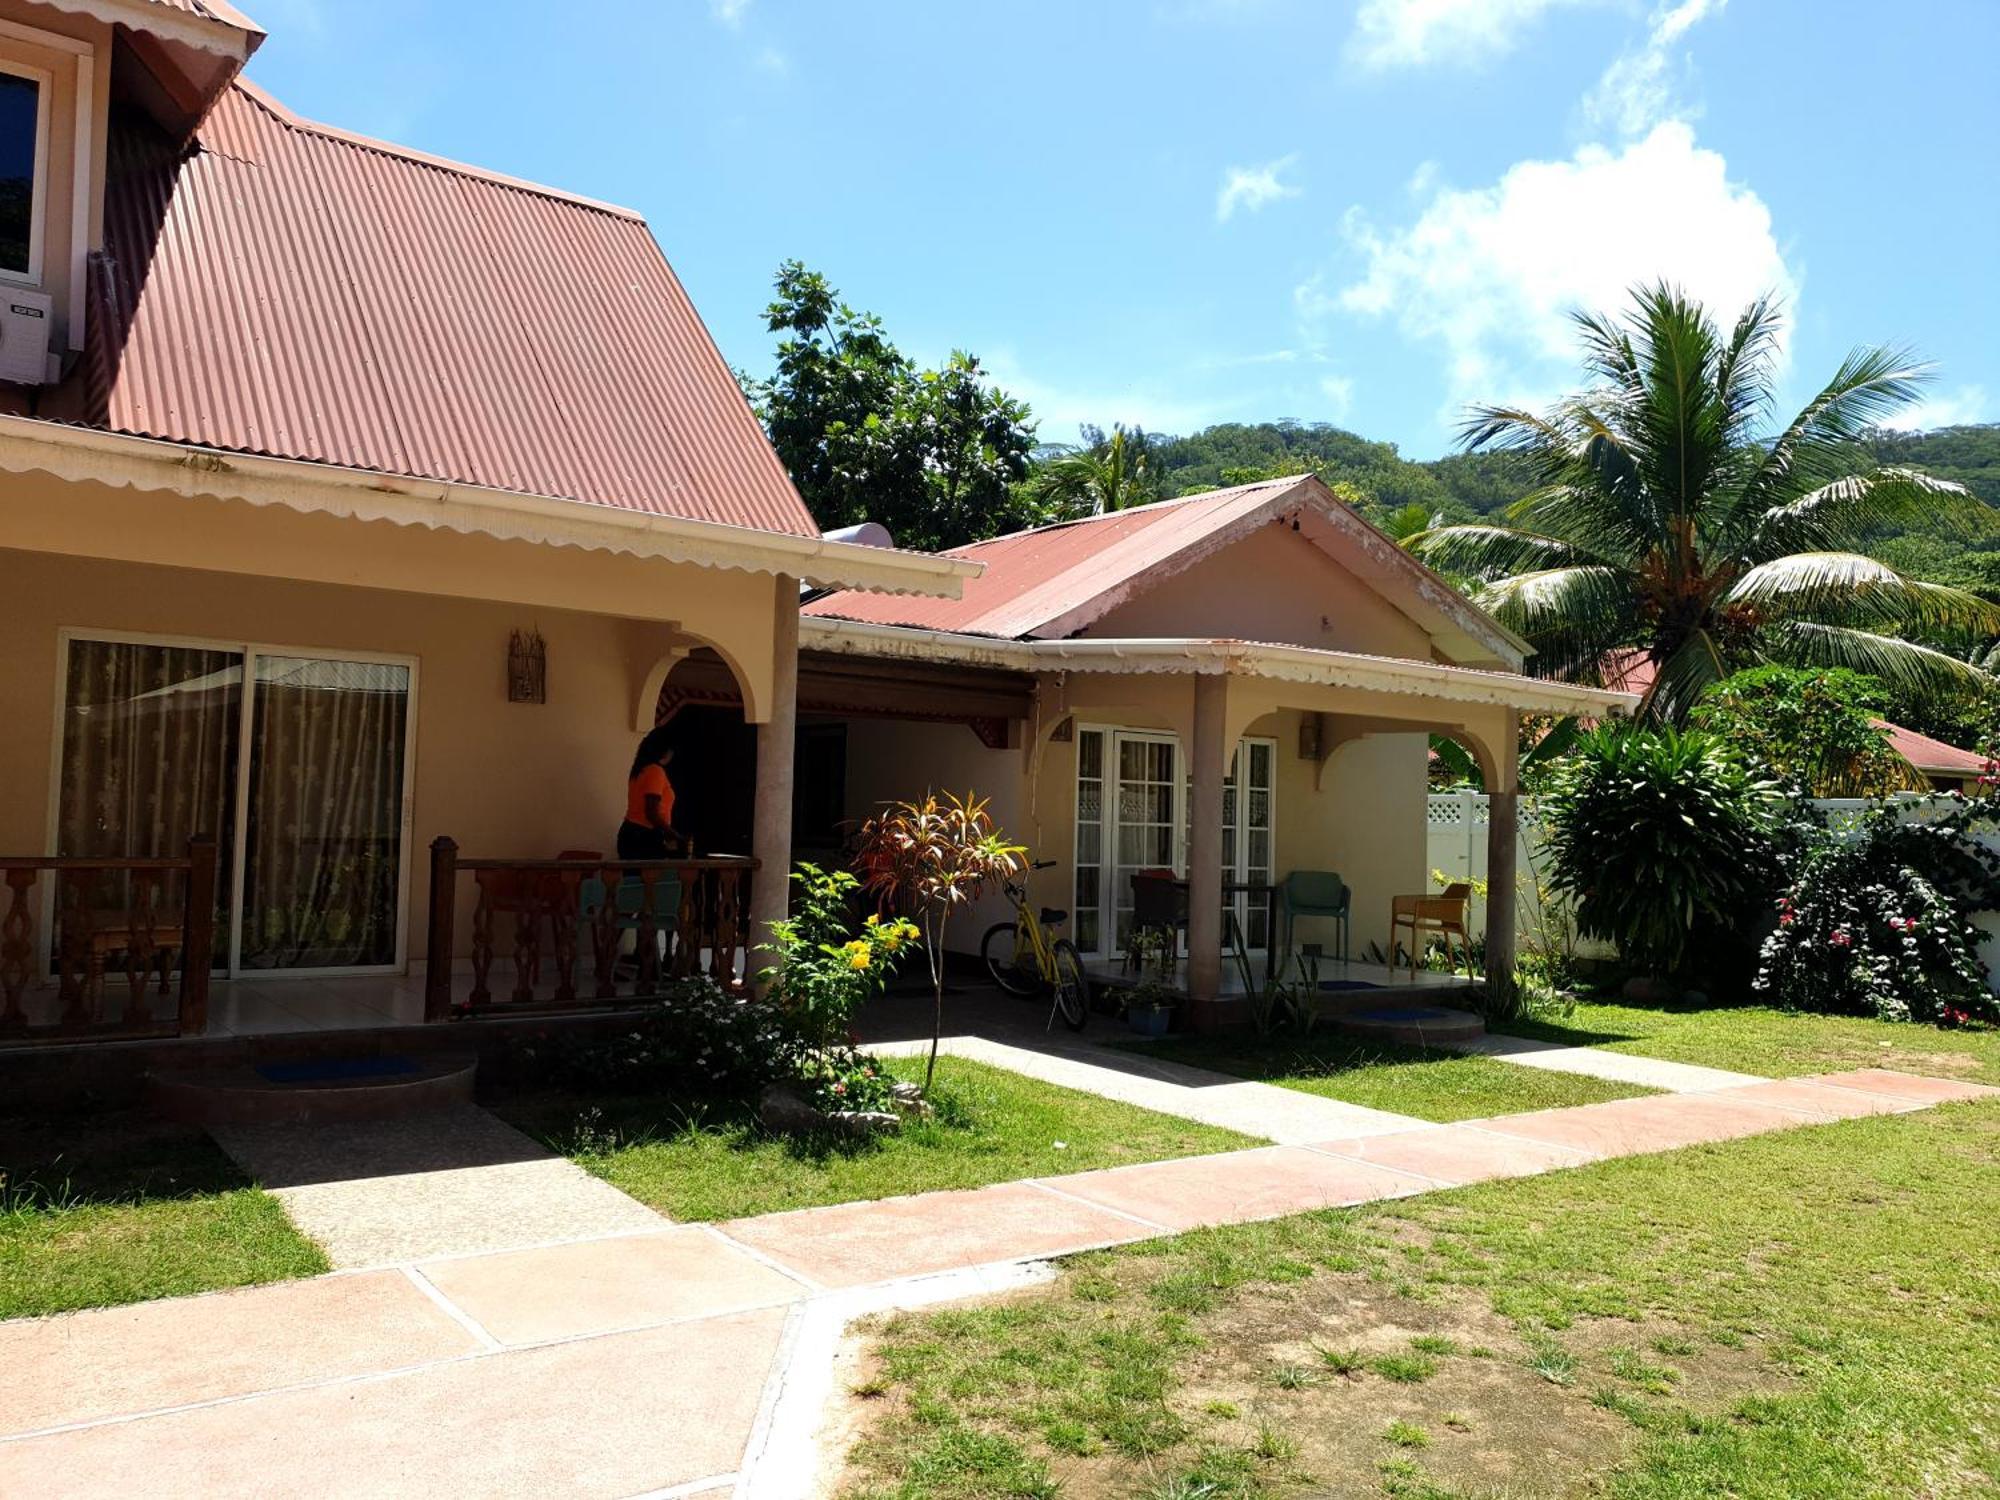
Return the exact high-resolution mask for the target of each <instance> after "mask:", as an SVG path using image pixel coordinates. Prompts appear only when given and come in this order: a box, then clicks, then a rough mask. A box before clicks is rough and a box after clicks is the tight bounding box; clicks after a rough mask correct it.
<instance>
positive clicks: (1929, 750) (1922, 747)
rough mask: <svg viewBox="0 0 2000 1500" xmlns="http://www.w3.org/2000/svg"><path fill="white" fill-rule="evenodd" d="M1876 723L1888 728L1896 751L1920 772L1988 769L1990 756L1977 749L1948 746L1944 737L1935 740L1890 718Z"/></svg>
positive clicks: (1970, 772) (1959, 772)
mask: <svg viewBox="0 0 2000 1500" xmlns="http://www.w3.org/2000/svg"><path fill="white" fill-rule="evenodd" d="M1874 724H1875V727H1876V728H1877V729H1882V730H1886V731H1888V735H1889V744H1890V745H1891V746H1892V747H1893V748H1894V750H1895V752H1896V753H1897V754H1898V755H1900V756H1902V757H1903V759H1904V760H1906V761H1908V762H1909V763H1910V764H1911V765H1913V766H1915V767H1916V768H1917V769H1918V770H1919V771H1935V772H1937V773H1938V774H1939V775H1940V776H1977V775H1979V774H1980V773H1982V772H1983V771H1985V769H1986V757H1985V756H1983V755H1980V754H1978V753H1977V752H1975V751H1971V750H1961V749H1959V748H1958V746H1956V745H1947V744H1946V743H1945V742H1944V741H1943V740H1934V739H1932V738H1931V737H1930V736H1929V735H1927V734H1918V733H1917V732H1916V730H1914V729H1905V728H1904V727H1903V726H1902V725H1901V724H1892V723H1890V722H1889V721H1888V720H1887V719H1876V720H1874Z"/></svg>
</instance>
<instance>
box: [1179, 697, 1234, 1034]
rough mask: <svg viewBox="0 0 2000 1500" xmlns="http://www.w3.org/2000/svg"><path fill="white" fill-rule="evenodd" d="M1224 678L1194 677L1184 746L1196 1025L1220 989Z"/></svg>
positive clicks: (1190, 971)
mask: <svg viewBox="0 0 2000 1500" xmlns="http://www.w3.org/2000/svg"><path fill="white" fill-rule="evenodd" d="M1228 696H1229V679H1228V678H1226V677H1223V676H1220V675H1217V674H1211V673H1202V674H1200V675H1198V676H1197V677H1196V678H1195V680H1194V743H1193V744H1192V745H1191V746H1189V748H1188V772H1189V775H1190V776H1192V778H1193V782H1194V785H1193V790H1192V796H1191V797H1190V799H1189V802H1188V998H1189V999H1190V1000H1191V1001H1193V1002H1194V1006H1195V1010H1196V1015H1195V1017H1194V1018H1193V1019H1194V1021H1195V1025H1196V1026H1197V1027H1200V1025H1201V1015H1200V1012H1201V1009H1202V1008H1203V1007H1204V1006H1205V1005H1208V1004H1212V1003H1213V1002H1214V1000H1215V998H1216V996H1217V995H1218V994H1219V993H1220V992H1221V989H1222V779H1223V777H1224V776H1226V775H1227V774H1228V770H1229V767H1228V758H1227V755H1226V754H1225V751H1224V747H1223V743H1222V741H1223V730H1224V722H1223V721H1224V718H1225V716H1226V710H1227V707H1228Z"/></svg>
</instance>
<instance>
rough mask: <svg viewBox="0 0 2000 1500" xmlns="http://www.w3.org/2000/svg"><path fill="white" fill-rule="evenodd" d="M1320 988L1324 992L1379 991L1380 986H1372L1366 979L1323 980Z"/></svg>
mask: <svg viewBox="0 0 2000 1500" xmlns="http://www.w3.org/2000/svg"><path fill="white" fill-rule="evenodd" d="M1319 987H1320V988H1321V989H1323V990H1379V989H1381V988H1382V986H1381V985H1379V984H1370V983H1369V982H1368V981H1367V980H1365V979H1322V980H1321V981H1320V982H1319Z"/></svg>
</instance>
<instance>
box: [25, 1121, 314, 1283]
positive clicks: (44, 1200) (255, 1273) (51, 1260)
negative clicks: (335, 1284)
mask: <svg viewBox="0 0 2000 1500" xmlns="http://www.w3.org/2000/svg"><path fill="white" fill-rule="evenodd" d="M0 1163H4V1164H5V1165H4V1167H0V1178H4V1180H0V1318H19V1317H26V1316H30V1315H33V1314H39V1313H55V1312H69V1311H72V1310H74V1309H76V1308H82V1307H108V1306H111V1305H113V1304H115V1303H120V1302H142V1301H145V1300H147V1299H148V1298H152V1297H178V1296H184V1295H186V1294H187V1293H190V1292H207V1291H214V1290H215V1289H217V1288H219V1287H229V1286H249V1285H253V1284H255V1283H258V1282H265V1281H284V1280H288V1279H290V1278H292V1277H296V1276H316V1275H318V1274H320V1273H321V1272H323V1271H326V1270H328V1269H329V1267H328V1265H327V1261H326V1257H325V1255H323V1254H322V1253H321V1252H320V1249H319V1247H318V1246H317V1245H315V1244H313V1243H312V1241H310V1240H308V1239H307V1238H305V1236H303V1235H301V1234H300V1233H299V1232H298V1231H297V1230H296V1229H294V1228H293V1227H292V1224H291V1221H290V1220H288V1219H287V1218H286V1217H285V1215H284V1210H283V1209H281V1208H280V1207H279V1206H278V1201H277V1200H276V1199H275V1198H272V1197H271V1196H270V1195H269V1194H266V1193H263V1192H260V1191H258V1190H257V1189H256V1188H255V1187H253V1186H252V1185H251V1184H250V1181H249V1179H248V1178H246V1177H245V1176H244V1175H243V1173H242V1172H241V1171H240V1170H238V1168H237V1167H236V1164H235V1163H234V1162H232V1161H230V1159H229V1158H228V1157H227V1156H225V1155H223V1154H222V1152H221V1150H220V1149H219V1148H218V1147H217V1146H216V1145H215V1144H214V1142H212V1141H210V1140H209V1138H208V1137H207V1136H206V1135H205V1134H203V1133H202V1132H201V1131H199V1130H197V1129H193V1128H190V1127H186V1126H169V1125H160V1124H156V1123H151V1122H139V1121H134V1120H130V1119H124V1118H107V1119H74V1120H72V1119H60V1120H54V1121H49V1122H35V1123H33V1124H25V1123H20V1122H4V1123H0Z"/></svg>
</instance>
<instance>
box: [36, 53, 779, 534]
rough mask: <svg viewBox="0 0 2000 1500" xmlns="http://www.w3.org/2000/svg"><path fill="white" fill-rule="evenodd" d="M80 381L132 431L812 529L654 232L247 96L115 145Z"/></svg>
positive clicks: (115, 425) (98, 410)
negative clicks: (189, 144) (184, 137)
mask: <svg viewBox="0 0 2000 1500" xmlns="http://www.w3.org/2000/svg"><path fill="white" fill-rule="evenodd" d="M109 173H110V180H109V185H108V188H107V199H106V207H105V240H106V253H105V254H104V255H103V256H101V257H96V258H94V262H93V268H92V270H93V287H92V291H93V297H92V303H93V305H92V316H91V328H90V348H89V350H88V358H87V360H86V362H85V369H86V371H87V373H88V379H87V382H84V383H83V389H81V390H80V391H71V392H69V393H67V394H68V398H69V401H70V403H71V404H72V405H73V406H75V407H76V408H77V409H75V410H70V411H65V410H64V409H63V407H64V393H51V396H50V398H49V399H48V400H46V401H45V403H44V406H43V414H44V415H49V416H68V417H71V418H73V419H77V420H82V421H86V422H89V423H91V424H93V425H97V426H102V427H107V428H110V429H112V430H114V431H118V432H126V433H133V434H136V435H139V436H144V437H153V438H165V439H169V440H173V441H178V442H188V443H197V444H202V445H204V446H209V447H215V448H224V449H234V450H239V451H243V452H249V453H260V454H268V455H272V456H274V457H280V458H292V459H304V460H309V461H314V462H321V463H329V464H339V465H344V466H349V467H354V468H361V469H368V470H374V471H378V472H381V473H385V474H395V475H405V476H409V477H412V478H419V479H432V480H442V481H449V482H455V483H461V484H470V485H479V486H484V487H490V488H494V489H502V490H516V491H522V492H526V493H529V494H536V495H547V496H555V497H558V498H563V499H569V500H577V501H584V502H588V503H591V504H597V505H607V506H616V507H621V508H624V509H628V510H637V511H645V512H650V513H653V514H658V515H668V516H676V517H681V518H686V519H693V520H703V521H718V522H722V523H725V524H729V525H737V526H745V527H753V528H757V529H760V530H766V531H778V532H786V533H790V534H793V535H801V536H816V535H817V534H818V528H817V527H816V526H815V525H814V523H813V520H812V517H811V516H810V515H809V514H808V513H807V511H806V508H805V506H804V504H803V503H802V502H801V501H800V499H799V496H798V493H797V491H796V490H794V489H793V487H792V484H791V481H790V479H789V478H788V477H787V476H786V474H785V471H784V469H783V467H782V466H781V465H780V463H779V462H778V458H777V455H776V454H775V453H773V452H772V451H771V447H770V445H769V443H767V442H766V441H765V439H764V435H763V432H762V430H761V429H760V428H759V427H758V425H757V422H756V419H755V417H754V416H753V415H752V414H751V412H750V409H749V407H748V405H747V404H746V403H745V401H744V399H743V396H742V393H741V392H740V391H739V390H738V388H737V385H736V381H735V378H734V376H733V375H732V374H731V373H730V370H729V367H728V366H727V365H726V364H725V363H724V362H723V359H722V356H721V354H720V353H719V352H718V351H717V350H716V348H715V345H714V342H713V341H712V340H711V339H710V338H709V336H708V332H707V330H706V329H705V328H704V327H703V325H702V322H701V319H700V317H699V316H698V315H697V314H696V312H695V310H694V307H693V305H692V304H691V303H690V302H689V301H688V298H687V294H686V293H685V292H684V291H683V290H682V288H681V285H680V283H679V281H678V280H677V279H676V278H675V276H674V274H673V271H672V270H671V269H670V268H669V267H668V265H667V263H666V260H665V259H664V257H663V256H662V255H661V253H660V249H659V246H658V245H657V244H656V243H655V242H654V240H653V237H652V234H651V233H650V232H649V231H648V229H647V228H646V225H645V223H644V221H643V220H641V219H639V218H638V217H637V216H635V215H632V214H630V213H628V212H626V211H624V210H620V209H612V208H609V207H606V206H605V205H601V204H591V203H586V202H584V201H583V200H580V199H576V198H572V197H568V196H565V195H563V194H561V193H557V192H554V191H551V190H548V189H541V188H536V187H533V186H531V185H528V184H523V183H516V182H513V181H510V180H508V179H504V178H499V177H496V176H494V175H492V174H489V173H484V172H480V171H477V170H475V169H473V168H468V167H462V166H459V165H456V164H454V163H447V162H440V161H437V160H435V159H432V158H428V157H423V156H420V155H418V154H416V153H413V152H408V151H404V150H401V149H399V148H397V147H394V146H389V145H385V144H383V143H381V142H375V141H367V140H363V139H360V138H357V137H354V136H350V135H347V134H345V133H344V132H340V131H336V130H332V129H330V128H328V127H324V126H318V125H314V124H312V123H311V122H308V121H304V120H301V119H299V118H298V117H297V116H295V115H293V114H291V113H290V112H289V111H287V110H285V109H284V108H283V107H282V106H280V105H278V104H277V103H276V102H275V101H273V100H271V99H269V98H268V97H267V96H265V95H263V94H262V93H261V92H260V91H257V90H254V89H251V88H250V87H248V86H247V85H244V84H242V83H240V82H239V83H238V84H236V85H234V86H232V87H231V88H230V89H229V90H228V92H226V93H225V94H224V95H223V96H222V97H221V98H220V99H219V100H218V101H217V103H216V105H215V107H214V108H213V110H212V111H211V112H210V114H209V116H208V118H207V119H206V120H205V121H204V122H203V124H202V126H201V129H200V132H199V134H198V137H197V140H196V145H195V149H192V150H190V151H187V152H185V153H183V152H179V151H177V150H176V148H175V147H174V145H173V143H172V142H171V141H170V140H168V139H167V138H166V137H165V136H164V135H163V134H161V133H160V132H159V131H158V130H157V129H155V128H154V127H153V126H151V125H150V124H148V123H146V122H144V121H140V120H121V121H120V122H119V123H118V124H117V125H116V126H115V127H114V129H113V132H112V137H111V142H110V166H109Z"/></svg>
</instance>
